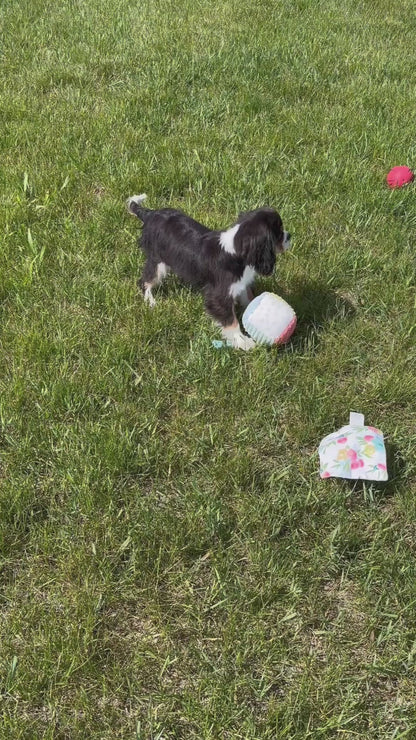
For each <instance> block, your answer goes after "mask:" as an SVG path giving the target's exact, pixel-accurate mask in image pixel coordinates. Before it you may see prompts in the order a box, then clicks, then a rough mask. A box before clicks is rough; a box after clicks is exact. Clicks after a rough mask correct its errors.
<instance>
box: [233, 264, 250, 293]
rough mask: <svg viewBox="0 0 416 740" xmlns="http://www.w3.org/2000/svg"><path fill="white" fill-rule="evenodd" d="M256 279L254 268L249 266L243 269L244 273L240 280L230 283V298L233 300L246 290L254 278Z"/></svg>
mask: <svg viewBox="0 0 416 740" xmlns="http://www.w3.org/2000/svg"><path fill="white" fill-rule="evenodd" d="M255 277H256V271H255V269H254V267H251V266H250V265H247V266H246V267H245V268H244V272H243V274H242V276H241V278H240V280H237V282H235V283H232V284H231V285H230V296H232V297H233V298H237V297H238V296H239V295H240V293H242V292H243V290H246V288H247V287H248V286H249V285H251V284H252V282H254V278H255Z"/></svg>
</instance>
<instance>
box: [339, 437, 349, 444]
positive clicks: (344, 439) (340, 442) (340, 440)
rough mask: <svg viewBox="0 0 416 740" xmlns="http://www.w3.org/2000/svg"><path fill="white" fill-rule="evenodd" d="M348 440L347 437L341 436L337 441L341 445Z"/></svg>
mask: <svg viewBox="0 0 416 740" xmlns="http://www.w3.org/2000/svg"><path fill="white" fill-rule="evenodd" d="M346 441H347V437H340V438H339V439H337V442H338V444H339V445H343V444H344V442H346Z"/></svg>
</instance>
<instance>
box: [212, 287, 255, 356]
mask: <svg viewBox="0 0 416 740" xmlns="http://www.w3.org/2000/svg"><path fill="white" fill-rule="evenodd" d="M205 307H206V309H207V311H208V313H209V315H210V316H212V318H213V319H214V321H216V323H217V324H220V326H221V328H222V335H223V337H224V339H225V340H226V341H227V342H228V343H229V344H230V345H231V346H232V347H235V348H236V349H243V350H246V351H247V350H249V349H252V348H253V347H255V344H256V343H255V342H254V341H253V339H250V337H246V336H245V335H244V334H243V332H242V331H241V327H240V324H239V323H238V320H237V317H236V315H235V311H234V301H233V299H232V298H231V296H226V297H225V296H224V295H222V294H218V293H215V292H211V291H209V292H206V293H205Z"/></svg>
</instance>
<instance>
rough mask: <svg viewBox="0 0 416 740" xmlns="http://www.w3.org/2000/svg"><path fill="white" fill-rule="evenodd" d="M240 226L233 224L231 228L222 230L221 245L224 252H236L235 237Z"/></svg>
mask: <svg viewBox="0 0 416 740" xmlns="http://www.w3.org/2000/svg"><path fill="white" fill-rule="evenodd" d="M239 228H240V224H236V225H235V226H232V227H231V229H227V231H222V232H221V234H220V245H221V247H222V248H223V250H224V252H228V254H235V247H234V237H235V235H236V233H237V231H238V229H239Z"/></svg>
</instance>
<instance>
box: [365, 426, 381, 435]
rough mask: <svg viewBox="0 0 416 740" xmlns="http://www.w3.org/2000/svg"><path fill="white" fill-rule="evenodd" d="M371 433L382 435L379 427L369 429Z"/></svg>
mask: <svg viewBox="0 0 416 740" xmlns="http://www.w3.org/2000/svg"><path fill="white" fill-rule="evenodd" d="M368 429H369V430H370V432H374V434H381V432H380V429H377V427H368Z"/></svg>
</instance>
